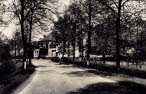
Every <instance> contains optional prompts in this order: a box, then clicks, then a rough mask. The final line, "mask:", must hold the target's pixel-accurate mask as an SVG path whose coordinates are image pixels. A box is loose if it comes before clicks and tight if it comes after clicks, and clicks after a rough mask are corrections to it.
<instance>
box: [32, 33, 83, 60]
mask: <svg viewBox="0 0 146 94" xmlns="http://www.w3.org/2000/svg"><path fill="white" fill-rule="evenodd" d="M33 46H34V48H33V57H34V58H35V59H37V58H50V57H61V56H62V54H63V48H62V47H63V43H62V42H60V43H58V42H57V40H56V38H55V37H54V36H53V33H50V34H49V35H48V36H45V37H44V38H43V39H42V40H40V41H37V42H34V43H33ZM66 46H68V45H66ZM68 54H70V55H69V56H70V57H73V47H72V46H71V45H70V46H68V47H66V48H65V53H64V57H68ZM81 54H84V56H85V51H84V52H83V53H81V51H79V47H78V46H77V45H76V48H75V57H80V56H81Z"/></svg>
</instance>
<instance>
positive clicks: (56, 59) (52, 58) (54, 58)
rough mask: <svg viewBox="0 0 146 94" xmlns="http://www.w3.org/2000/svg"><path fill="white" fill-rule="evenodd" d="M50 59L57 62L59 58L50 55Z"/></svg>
mask: <svg viewBox="0 0 146 94" xmlns="http://www.w3.org/2000/svg"><path fill="white" fill-rule="evenodd" d="M51 61H54V62H59V61H60V58H59V57H51Z"/></svg>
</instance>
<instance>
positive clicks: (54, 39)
mask: <svg viewBox="0 0 146 94" xmlns="http://www.w3.org/2000/svg"><path fill="white" fill-rule="evenodd" d="M41 41H56V38H55V37H54V35H53V32H51V33H50V34H49V35H47V36H45V37H44V38H43V39H42V40H41Z"/></svg>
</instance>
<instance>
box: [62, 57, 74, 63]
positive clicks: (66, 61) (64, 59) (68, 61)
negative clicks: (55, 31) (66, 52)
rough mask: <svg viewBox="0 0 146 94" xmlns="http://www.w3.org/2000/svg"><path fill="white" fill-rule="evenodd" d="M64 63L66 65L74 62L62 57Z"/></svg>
mask: <svg viewBox="0 0 146 94" xmlns="http://www.w3.org/2000/svg"><path fill="white" fill-rule="evenodd" d="M62 62H64V63H73V61H72V60H71V59H70V58H68V57H62Z"/></svg>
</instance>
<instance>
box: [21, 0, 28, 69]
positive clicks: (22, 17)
mask: <svg viewBox="0 0 146 94" xmlns="http://www.w3.org/2000/svg"><path fill="white" fill-rule="evenodd" d="M20 2H21V21H20V25H21V36H22V42H23V68H24V63H25V62H26V50H27V45H26V44H27V43H26V37H25V34H24V2H25V1H24V0H20Z"/></svg>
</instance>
